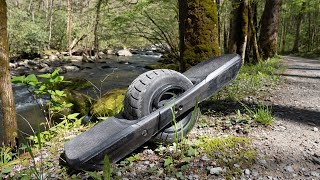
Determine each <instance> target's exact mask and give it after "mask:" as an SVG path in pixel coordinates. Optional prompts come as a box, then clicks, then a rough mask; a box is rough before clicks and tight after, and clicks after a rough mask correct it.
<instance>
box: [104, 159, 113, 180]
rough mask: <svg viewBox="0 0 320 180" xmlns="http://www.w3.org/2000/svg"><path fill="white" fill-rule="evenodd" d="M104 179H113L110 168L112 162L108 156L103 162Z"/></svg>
mask: <svg viewBox="0 0 320 180" xmlns="http://www.w3.org/2000/svg"><path fill="white" fill-rule="evenodd" d="M103 164H104V165H103V179H104V180H110V178H111V166H110V161H109V158H108V155H105V156H104V160H103Z"/></svg>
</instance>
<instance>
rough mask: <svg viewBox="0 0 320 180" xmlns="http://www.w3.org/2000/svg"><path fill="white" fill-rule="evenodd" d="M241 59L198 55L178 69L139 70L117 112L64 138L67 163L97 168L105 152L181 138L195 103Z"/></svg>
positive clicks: (113, 154) (228, 77) (119, 154)
mask: <svg viewBox="0 0 320 180" xmlns="http://www.w3.org/2000/svg"><path fill="white" fill-rule="evenodd" d="M241 65H242V60H241V57H240V56H239V55H236V54H229V55H223V56H220V57H215V58H211V59H209V60H206V61H203V62H201V63H199V64H198V65H196V66H194V67H192V68H191V69H189V70H188V71H186V72H185V73H183V74H180V73H178V72H176V71H172V70H167V69H162V70H153V71H148V72H146V73H144V74H142V75H140V76H139V77H137V78H136V79H135V80H134V81H133V82H132V84H131V85H130V86H129V89H128V92H127V94H126V97H125V100H124V111H123V112H122V113H121V114H119V115H118V116H116V117H110V118H108V119H107V120H105V121H102V122H100V123H99V124H97V125H96V126H94V127H93V128H91V129H89V130H88V131H86V132H84V133H82V134H80V135H79V136H76V137H75V138H73V139H72V140H70V141H69V142H67V143H66V144H65V147H64V150H65V157H66V160H67V162H68V164H69V165H70V166H71V167H73V168H75V169H85V170H94V169H101V167H102V160H103V158H104V156H105V155H107V156H108V157H109V160H110V161H111V162H116V161H118V160H120V159H122V158H124V157H125V156H126V155H128V154H129V153H131V152H132V151H134V150H135V149H137V148H138V147H140V146H141V145H143V144H144V143H145V142H147V141H149V140H154V141H162V142H166V143H170V142H173V141H174V140H175V139H176V138H181V136H183V135H185V134H186V133H188V132H189V131H190V129H191V128H192V127H193V125H194V123H195V121H196V118H197V116H198V108H196V107H197V104H198V103H201V102H202V101H204V100H206V99H208V98H209V97H211V96H212V95H213V94H214V93H216V92H218V91H219V90H220V89H222V88H223V87H224V86H226V85H227V84H228V83H230V82H231V81H232V80H234V79H235V77H236V75H237V74H238V72H239V70H240V67H241ZM173 119H174V121H175V122H176V123H175V126H174V125H172V124H173V123H172V121H173Z"/></svg>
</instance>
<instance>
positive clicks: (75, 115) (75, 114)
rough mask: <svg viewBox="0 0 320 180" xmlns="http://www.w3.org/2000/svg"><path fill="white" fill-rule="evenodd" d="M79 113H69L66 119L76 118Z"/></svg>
mask: <svg viewBox="0 0 320 180" xmlns="http://www.w3.org/2000/svg"><path fill="white" fill-rule="evenodd" d="M79 114H80V113H73V114H69V115H68V116H67V118H68V119H70V120H77V116H78V115H79Z"/></svg>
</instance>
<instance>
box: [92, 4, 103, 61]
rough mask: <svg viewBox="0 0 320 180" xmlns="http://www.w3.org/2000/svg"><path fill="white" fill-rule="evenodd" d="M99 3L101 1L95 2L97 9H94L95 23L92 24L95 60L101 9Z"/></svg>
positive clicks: (97, 52) (97, 48) (97, 50)
mask: <svg viewBox="0 0 320 180" xmlns="http://www.w3.org/2000/svg"><path fill="white" fill-rule="evenodd" d="M101 3H102V0H98V2H97V9H96V22H95V24H94V30H93V35H94V43H93V45H94V52H95V56H96V57H97V58H99V57H98V54H99V35H98V26H99V23H100V9H101Z"/></svg>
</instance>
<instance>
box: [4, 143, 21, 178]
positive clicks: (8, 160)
mask: <svg viewBox="0 0 320 180" xmlns="http://www.w3.org/2000/svg"><path fill="white" fill-rule="evenodd" d="M16 155H17V154H16V153H14V152H13V150H12V149H11V148H10V147H5V146H3V147H0V178H3V179H4V177H5V175H6V174H8V173H10V172H11V171H12V168H13V166H14V165H15V164H17V163H19V160H17V159H16Z"/></svg>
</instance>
